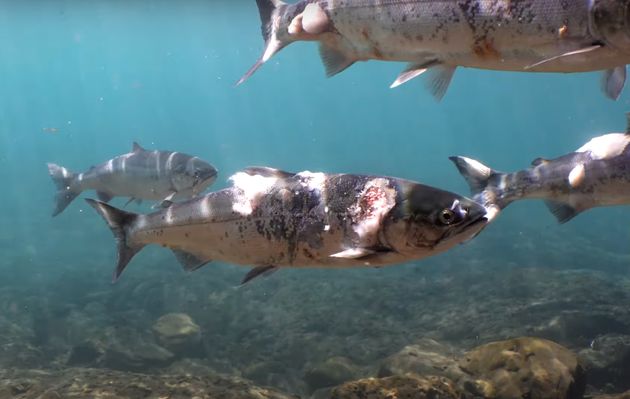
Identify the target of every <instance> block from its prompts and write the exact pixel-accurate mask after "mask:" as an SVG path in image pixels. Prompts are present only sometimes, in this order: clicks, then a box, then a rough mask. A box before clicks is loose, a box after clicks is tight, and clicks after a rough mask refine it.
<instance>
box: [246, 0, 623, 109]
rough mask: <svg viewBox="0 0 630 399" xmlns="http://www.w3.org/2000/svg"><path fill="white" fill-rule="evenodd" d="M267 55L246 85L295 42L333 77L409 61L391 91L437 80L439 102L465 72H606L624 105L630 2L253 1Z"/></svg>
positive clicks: (612, 92) (609, 91) (607, 83)
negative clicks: (308, 46) (315, 50)
mask: <svg viewBox="0 0 630 399" xmlns="http://www.w3.org/2000/svg"><path fill="white" fill-rule="evenodd" d="M256 3H257V5H258V9H259V12H260V18H261V21H262V32H263V38H264V40H265V49H264V51H263V54H262V56H261V57H260V58H259V60H258V61H257V62H256V63H255V64H254V66H253V67H252V68H250V70H249V71H247V73H246V74H245V75H244V76H243V77H242V78H241V79H240V80H239V81H238V83H237V84H241V83H243V82H244V81H245V80H247V79H248V78H249V77H250V76H251V75H252V74H253V73H254V72H256V70H258V69H259V68H260V67H261V66H262V65H263V64H264V63H265V62H267V61H269V60H270V59H271V58H272V57H273V56H274V55H275V54H276V53H278V52H279V51H280V50H282V49H283V48H285V47H286V46H288V45H289V44H291V43H294V42H298V41H316V42H319V44H320V55H321V59H322V61H323V63H324V65H325V69H326V74H327V76H333V75H336V74H338V73H340V72H342V71H344V70H345V69H347V68H348V67H350V66H351V65H353V64H354V63H356V62H358V61H367V60H384V61H400V62H407V63H408V67H407V68H406V69H405V70H404V71H403V72H401V73H400V75H399V76H398V77H397V78H396V80H395V81H394V82H393V83H392V85H391V87H392V88H394V87H398V86H400V85H402V84H404V83H407V82H409V81H411V80H413V79H415V78H417V77H418V76H420V75H423V74H426V73H430V75H431V76H430V78H429V79H428V86H429V88H430V90H431V91H432V93H433V94H434V96H435V97H436V98H438V99H440V98H441V97H442V96H443V95H444V94H445V93H446V90H447V89H448V86H449V85H450V82H451V80H452V78H453V76H454V73H455V71H456V69H457V68H458V67H469V68H479V69H488V70H500V71H521V72H555V73H571V72H588V71H604V73H603V80H602V89H603V91H604V93H605V94H606V96H608V97H609V98H611V99H617V98H618V97H619V95H620V94H621V91H622V89H623V87H624V84H625V81H626V65H627V64H628V63H630V11H629V10H630V0H590V1H579V2H578V1H575V2H568V1H565V0H522V1H513V2H509V1H504V0H483V1H481V0H473V1H465V2H462V1H458V0H447V1H443V0H442V1H437V0H436V1H432V0H429V1H427V0H409V1H405V2H400V1H387V2H383V1H382V0H301V1H298V2H296V3H292V4H289V3H285V2H282V1H280V0H256Z"/></svg>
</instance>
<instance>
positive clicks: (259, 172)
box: [243, 166, 295, 179]
mask: <svg viewBox="0 0 630 399" xmlns="http://www.w3.org/2000/svg"><path fill="white" fill-rule="evenodd" d="M243 172H244V173H246V174H248V175H250V176H263V177H277V178H279V179H287V178H289V177H292V176H295V173H291V172H286V171H284V170H280V169H274V168H268V167H266V166H250V167H248V168H245V169H243Z"/></svg>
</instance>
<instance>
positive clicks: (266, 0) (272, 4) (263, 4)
mask: <svg viewBox="0 0 630 399" xmlns="http://www.w3.org/2000/svg"><path fill="white" fill-rule="evenodd" d="M256 4H257V5H258V11H259V12H260V21H261V23H262V36H263V39H264V40H265V51H264V52H263V55H262V56H261V57H260V58H259V59H258V61H256V63H255V64H254V66H252V67H251V68H250V69H249V71H247V73H245V75H243V77H242V78H241V79H240V80H239V81H238V82H237V83H236V85H237V86H238V85H240V84H242V83H243V82H245V81H246V80H247V79H249V78H250V77H251V76H252V75H253V74H254V72H256V71H257V70H258V68H260V67H261V66H262V65H263V64H264V63H265V62H267V61H269V59H270V58H271V57H273V56H274V54H276V53H278V52H279V51H280V50H282V49H283V48H284V47H285V46H286V45H287V44H288V43H283V42H281V41H280V40H279V39H278V37H277V34H276V30H275V29H274V23H273V22H274V18H275V15H277V14H278V13H279V12H280V9H281V8H282V7H284V6H286V5H287V4H286V3H284V2H282V1H280V0H256Z"/></svg>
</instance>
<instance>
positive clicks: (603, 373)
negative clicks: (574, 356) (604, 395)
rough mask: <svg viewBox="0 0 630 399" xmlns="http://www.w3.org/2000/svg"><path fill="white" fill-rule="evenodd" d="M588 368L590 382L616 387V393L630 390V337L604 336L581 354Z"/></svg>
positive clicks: (594, 341) (595, 340)
mask: <svg viewBox="0 0 630 399" xmlns="http://www.w3.org/2000/svg"><path fill="white" fill-rule="evenodd" d="M579 355H580V357H581V358H582V359H583V360H584V365H585V366H586V368H587V373H588V382H589V384H591V385H595V386H605V385H607V384H608V385H612V386H614V391H613V392H615V391H623V390H627V389H630V378H629V376H630V336H628V335H619V334H608V335H603V336H601V337H598V338H596V339H594V340H593V341H592V343H591V345H590V346H589V348H587V349H583V350H581V351H580V352H579Z"/></svg>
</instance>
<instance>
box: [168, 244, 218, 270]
mask: <svg viewBox="0 0 630 399" xmlns="http://www.w3.org/2000/svg"><path fill="white" fill-rule="evenodd" d="M172 251H173V254H174V255H175V257H176V258H177V261H178V262H179V263H180V264H181V265H182V267H183V268H184V270H186V271H187V272H194V271H195V270H197V269H200V268H201V267H202V266H205V265H206V264H207V263H210V262H212V260H210V259H203V258H200V257H198V256H197V255H194V254H191V253H190V252H186V251H182V250H179V249H173V250H172Z"/></svg>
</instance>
